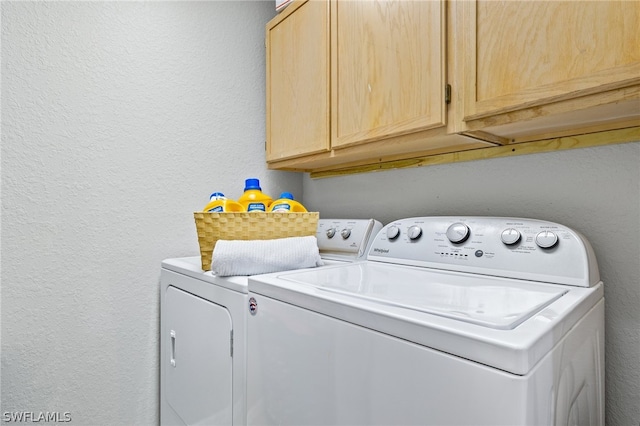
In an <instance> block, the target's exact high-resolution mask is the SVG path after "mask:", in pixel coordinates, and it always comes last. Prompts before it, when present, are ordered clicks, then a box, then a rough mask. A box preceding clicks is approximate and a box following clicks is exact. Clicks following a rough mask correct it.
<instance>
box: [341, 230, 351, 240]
mask: <svg viewBox="0 0 640 426" xmlns="http://www.w3.org/2000/svg"><path fill="white" fill-rule="evenodd" d="M340 235H342V239H343V240H346V239H347V238H349V236H350V235H351V229H349V228H344V229H343V230H342V231H340Z"/></svg>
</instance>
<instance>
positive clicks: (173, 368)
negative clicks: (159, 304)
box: [162, 287, 232, 425]
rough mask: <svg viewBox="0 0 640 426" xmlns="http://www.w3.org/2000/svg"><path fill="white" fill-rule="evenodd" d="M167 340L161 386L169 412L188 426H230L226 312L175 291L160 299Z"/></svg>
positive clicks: (229, 346)
mask: <svg viewBox="0 0 640 426" xmlns="http://www.w3.org/2000/svg"><path fill="white" fill-rule="evenodd" d="M164 309H165V313H166V317H165V318H166V327H165V328H164V329H163V330H162V332H163V333H165V334H166V335H165V336H163V338H165V339H168V340H169V342H170V343H169V344H168V345H166V346H165V347H164V350H166V351H168V354H166V355H167V356H166V358H164V359H166V362H167V363H168V364H169V365H165V366H164V369H165V371H166V375H165V377H166V380H165V383H164V384H163V386H164V387H165V388H164V392H165V395H167V401H168V403H169V405H170V406H171V408H172V409H173V410H174V411H175V412H176V414H177V415H178V416H180V418H181V419H182V420H183V421H184V423H185V424H187V425H197V424H231V422H232V384H231V380H232V370H231V368H232V352H231V345H232V342H231V330H232V323H231V316H230V315H229V312H228V311H227V309H226V308H224V307H223V306H220V305H216V304H215V303H211V302H209V301H207V300H205V299H201V298H199V297H196V296H194V295H192V294H190V293H187V292H184V291H182V290H179V289H177V288H175V287H169V288H168V289H167V293H166V297H165V306H164Z"/></svg>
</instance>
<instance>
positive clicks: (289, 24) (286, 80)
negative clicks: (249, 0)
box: [265, 1, 330, 161]
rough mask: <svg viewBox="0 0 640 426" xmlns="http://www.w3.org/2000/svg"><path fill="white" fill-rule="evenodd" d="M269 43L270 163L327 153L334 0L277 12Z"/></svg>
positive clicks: (270, 25) (268, 132) (268, 130)
mask: <svg viewBox="0 0 640 426" xmlns="http://www.w3.org/2000/svg"><path fill="white" fill-rule="evenodd" d="M289 7H290V8H291V7H293V6H289ZM265 43H266V64H267V68H266V95H267V110H266V118H267V121H266V130H267V146H266V151H267V161H270V160H281V159H285V158H291V157H297V156H300V155H304V154H312V153H317V152H323V151H328V150H329V147H330V145H329V136H330V129H329V90H330V89H329V3H328V2H326V1H307V2H304V3H299V4H297V5H296V11H295V13H283V14H281V15H279V16H277V17H276V18H275V19H274V20H272V21H271V22H270V23H269V25H267V33H266V42H265Z"/></svg>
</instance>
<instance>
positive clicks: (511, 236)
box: [500, 228, 520, 246]
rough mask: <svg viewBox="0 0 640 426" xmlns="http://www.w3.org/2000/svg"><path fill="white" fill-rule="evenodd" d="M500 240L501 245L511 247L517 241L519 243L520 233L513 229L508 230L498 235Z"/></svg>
mask: <svg viewBox="0 0 640 426" xmlns="http://www.w3.org/2000/svg"><path fill="white" fill-rule="evenodd" d="M500 239H501V240H502V242H503V243H505V244H506V245H508V246H511V245H513V244H515V243H517V242H518V241H520V231H518V230H517V229H513V228H508V229H505V230H504V231H502V235H500Z"/></svg>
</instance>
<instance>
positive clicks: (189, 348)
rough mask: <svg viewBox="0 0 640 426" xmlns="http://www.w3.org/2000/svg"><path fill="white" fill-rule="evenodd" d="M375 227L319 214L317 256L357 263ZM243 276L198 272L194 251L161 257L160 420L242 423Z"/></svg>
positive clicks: (371, 223) (170, 422) (327, 261)
mask: <svg viewBox="0 0 640 426" xmlns="http://www.w3.org/2000/svg"><path fill="white" fill-rule="evenodd" d="M381 228H382V224H381V223H380V222H378V221H376V220H373V219H369V220H364V219H355V220H347V219H320V221H319V223H318V232H317V235H316V236H317V238H318V247H319V249H320V254H321V257H322V258H323V260H324V262H325V264H327V265H335V264H342V263H347V262H354V261H358V260H363V259H364V258H365V256H366V253H367V247H368V244H369V243H370V241H371V239H372V237H373V236H375V235H376V234H377V233H378V231H379V230H380V229H381ZM247 281H248V277H246V276H242V277H241V276H237V277H218V276H216V275H215V274H213V273H212V272H210V271H209V272H203V271H202V269H201V265H200V257H198V256H196V257H187V258H177V259H167V260H165V261H163V262H162V270H161V275H160V285H161V320H160V322H161V324H160V330H161V338H160V341H161V344H160V346H161V354H160V362H161V367H160V374H161V379H160V382H161V383H160V386H161V390H160V398H161V403H160V406H161V408H160V422H161V424H162V425H197V424H202V425H232V424H233V425H244V424H246V384H245V383H246V382H245V377H246V344H247V336H246V317H247V315H248V314H247V306H248V295H247V293H248V290H247Z"/></svg>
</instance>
